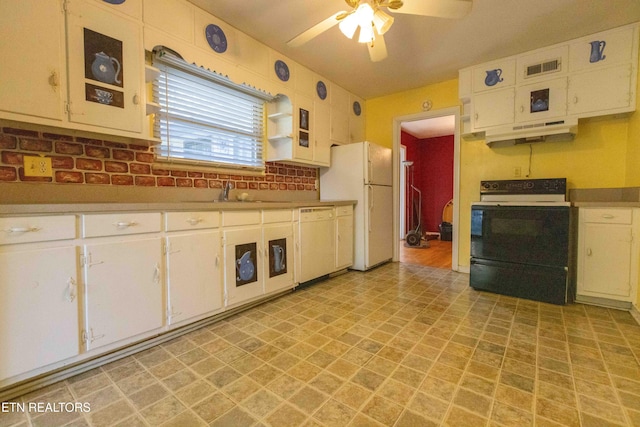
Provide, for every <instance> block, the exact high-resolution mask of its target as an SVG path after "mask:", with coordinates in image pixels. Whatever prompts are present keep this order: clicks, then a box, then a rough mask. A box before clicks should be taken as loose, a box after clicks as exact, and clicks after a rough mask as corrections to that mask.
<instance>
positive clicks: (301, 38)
mask: <svg viewBox="0 0 640 427" xmlns="http://www.w3.org/2000/svg"><path fill="white" fill-rule="evenodd" d="M348 13H349V12H344V11H342V12H338V13H335V14H333V15H331V16H330V17H328V18H327V19H325V20H324V21H322V22H320V23H318V24H316V25H314V26H313V27H311V28H309V29H308V30H307V31H304V32H302V33H300V34H298V35H297V36H295V37H294V38H292V39H291V40H289V41H288V42H287V46H290V47H299V46H302V45H303V44H305V43H306V42H308V41H309V40H311V39H312V38H314V37H317V36H319V35H320V34H322V33H324V32H325V31H327V30H328V29H330V28H331V27H334V26H336V25H338V22H340V19H342V18H344V15H345V14H348Z"/></svg>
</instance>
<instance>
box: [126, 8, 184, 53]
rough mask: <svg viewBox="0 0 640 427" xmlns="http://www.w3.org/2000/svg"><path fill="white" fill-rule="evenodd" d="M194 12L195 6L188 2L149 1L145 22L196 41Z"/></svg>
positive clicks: (171, 33)
mask: <svg viewBox="0 0 640 427" xmlns="http://www.w3.org/2000/svg"><path fill="white" fill-rule="evenodd" d="M125 3H126V2H125ZM194 13H195V12H194V8H193V6H192V5H191V4H189V3H187V2H182V1H175V0H153V2H149V1H147V2H145V8H144V22H145V24H149V25H153V26H154V27H157V28H162V31H164V32H165V33H167V34H170V35H172V36H173V37H176V38H178V39H180V40H184V41H186V42H189V43H194Z"/></svg>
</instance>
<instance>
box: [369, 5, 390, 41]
mask: <svg viewBox="0 0 640 427" xmlns="http://www.w3.org/2000/svg"><path fill="white" fill-rule="evenodd" d="M392 24H393V17H392V16H391V15H389V14H387V13H384V12H383V11H382V10H380V9H378V10H376V12H375V13H374V14H373V25H374V26H375V27H376V31H378V34H380V35H382V34H384V33H386V32H387V31H388V30H389V28H391V25H392Z"/></svg>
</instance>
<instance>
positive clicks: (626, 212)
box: [580, 208, 633, 224]
mask: <svg viewBox="0 0 640 427" xmlns="http://www.w3.org/2000/svg"><path fill="white" fill-rule="evenodd" d="M580 215H581V216H582V215H584V216H583V218H584V221H585V222H600V223H608V224H631V221H632V219H633V210H632V209H612V208H603V209H581V210H580Z"/></svg>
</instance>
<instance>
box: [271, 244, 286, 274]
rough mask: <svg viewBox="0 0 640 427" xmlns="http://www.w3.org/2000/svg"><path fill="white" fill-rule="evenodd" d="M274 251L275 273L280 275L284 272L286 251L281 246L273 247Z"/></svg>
mask: <svg viewBox="0 0 640 427" xmlns="http://www.w3.org/2000/svg"><path fill="white" fill-rule="evenodd" d="M271 249H272V250H273V271H275V272H276V273H280V272H281V271H282V270H284V249H282V246H280V245H272V246H271Z"/></svg>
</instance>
